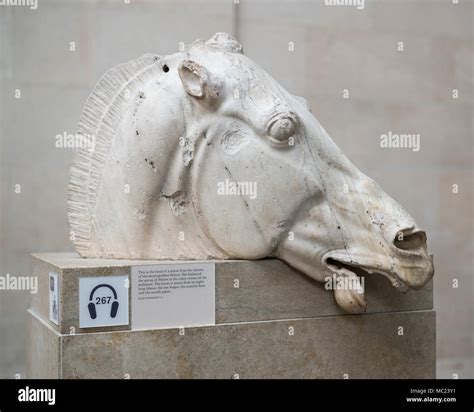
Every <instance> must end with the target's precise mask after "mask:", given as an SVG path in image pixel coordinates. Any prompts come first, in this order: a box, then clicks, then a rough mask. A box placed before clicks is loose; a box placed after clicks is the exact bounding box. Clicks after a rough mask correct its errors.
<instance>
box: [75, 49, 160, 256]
mask: <svg viewBox="0 0 474 412" xmlns="http://www.w3.org/2000/svg"><path fill="white" fill-rule="evenodd" d="M160 60H161V58H160V56H158V55H152V54H145V55H143V56H142V57H140V58H138V59H135V60H131V61H129V62H127V63H124V64H120V65H118V66H116V67H114V68H112V69H110V70H109V71H107V72H106V73H105V74H104V75H103V76H102V78H101V79H100V80H99V82H98V83H97V85H96V86H95V88H94V90H93V91H92V93H91V94H90V96H89V97H88V99H87V101H86V103H85V105H84V109H83V112H82V115H81V118H80V120H79V126H78V135H82V136H84V137H87V138H88V139H92V141H93V147H92V149H91V148H88V147H81V148H78V149H76V152H75V154H74V158H73V161H72V165H71V170H70V178H69V187H68V218H69V225H70V228H71V234H72V238H73V241H74V245H75V246H76V250H77V251H78V252H79V253H80V254H82V253H85V252H87V251H88V250H89V247H90V236H91V220H92V214H93V211H94V209H95V203H96V199H97V194H98V191H99V188H100V181H101V177H102V172H103V169H104V167H105V164H106V162H107V155H108V153H109V150H110V146H111V143H112V140H113V139H114V137H115V135H116V132H117V129H118V127H119V126H120V123H121V121H122V118H123V116H124V114H125V113H126V111H127V110H128V108H129V106H130V104H131V102H133V98H134V96H135V95H136V94H137V93H138V89H139V87H140V86H141V85H143V83H144V82H145V81H147V80H148V79H150V78H151V77H152V76H154V75H155V74H156V73H157V72H159V71H161V70H162V67H161V64H160Z"/></svg>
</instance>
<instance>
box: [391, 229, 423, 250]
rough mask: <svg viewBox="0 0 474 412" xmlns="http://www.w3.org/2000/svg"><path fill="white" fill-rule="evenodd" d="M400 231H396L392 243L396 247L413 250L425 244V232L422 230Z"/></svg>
mask: <svg viewBox="0 0 474 412" xmlns="http://www.w3.org/2000/svg"><path fill="white" fill-rule="evenodd" d="M410 232H411V231H403V230H402V231H400V232H398V233H397V236H396V237H395V240H394V241H393V243H394V244H395V246H396V247H397V248H398V249H403V250H413V249H419V248H420V247H422V246H424V245H425V244H426V233H425V232H424V231H423V230H418V231H416V232H412V233H410Z"/></svg>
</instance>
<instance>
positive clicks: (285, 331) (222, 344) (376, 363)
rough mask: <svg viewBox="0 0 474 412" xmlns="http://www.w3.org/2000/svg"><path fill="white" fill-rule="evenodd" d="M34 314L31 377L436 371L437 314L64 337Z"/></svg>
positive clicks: (425, 374) (424, 374)
mask: <svg viewBox="0 0 474 412" xmlns="http://www.w3.org/2000/svg"><path fill="white" fill-rule="evenodd" d="M30 316H31V326H30V365H29V375H28V377H30V378H39V377H42V378H53V377H57V376H59V377H61V378H65V379H73V378H119V379H120V378H124V377H129V378H132V379H133V378H224V379H229V378H232V377H234V376H235V374H238V375H239V377H240V378H335V379H338V378H340V379H342V378H344V375H345V374H347V375H348V377H349V378H352V379H357V378H401V379H406V378H434V377H435V373H436V372H435V313H434V312H433V311H413V312H398V313H383V314H382V313H381V314H365V315H360V316H354V315H342V316H327V317H318V318H308V319H295V320H281V321H269V322H250V323H249V322H245V323H232V324H225V325H217V326H211V327H202V328H189V329H186V330H185V335H184V336H181V335H180V334H179V330H178V329H167V330H148V331H138V332H131V331H120V332H109V333H93V334H78V335H60V334H59V333H58V332H56V331H54V330H53V329H52V328H51V327H50V326H48V325H46V324H45V323H43V322H42V321H41V320H40V319H39V318H38V317H37V316H36V315H35V314H34V313H30ZM400 327H403V336H400V335H399V330H400V329H399V328H400ZM291 328H292V329H291ZM290 331H292V332H293V334H290ZM53 351H56V352H55V356H51V355H50V356H46V355H45V352H46V353H47V354H51V352H53ZM37 359H41V360H42V361H41V362H38V361H35V360H37ZM50 359H52V360H53V363H51V364H50V363H48V361H49V360H50ZM58 359H59V361H58ZM58 362H59V363H58ZM56 366H58V370H57V371H56V370H55V367H56Z"/></svg>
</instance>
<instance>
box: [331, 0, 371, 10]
mask: <svg viewBox="0 0 474 412" xmlns="http://www.w3.org/2000/svg"><path fill="white" fill-rule="evenodd" d="M324 4H325V5H326V6H355V7H356V8H357V10H363V9H364V7H365V0H324Z"/></svg>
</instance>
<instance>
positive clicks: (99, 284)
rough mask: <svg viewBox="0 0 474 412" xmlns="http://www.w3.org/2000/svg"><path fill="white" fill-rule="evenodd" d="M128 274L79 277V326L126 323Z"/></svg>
mask: <svg viewBox="0 0 474 412" xmlns="http://www.w3.org/2000/svg"><path fill="white" fill-rule="evenodd" d="M129 291H130V283H129V277H128V276H127V275H124V276H101V277H81V278H79V327H81V328H97V327H102V326H118V325H128V323H129V314H128V313H129V311H128V300H129Z"/></svg>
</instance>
